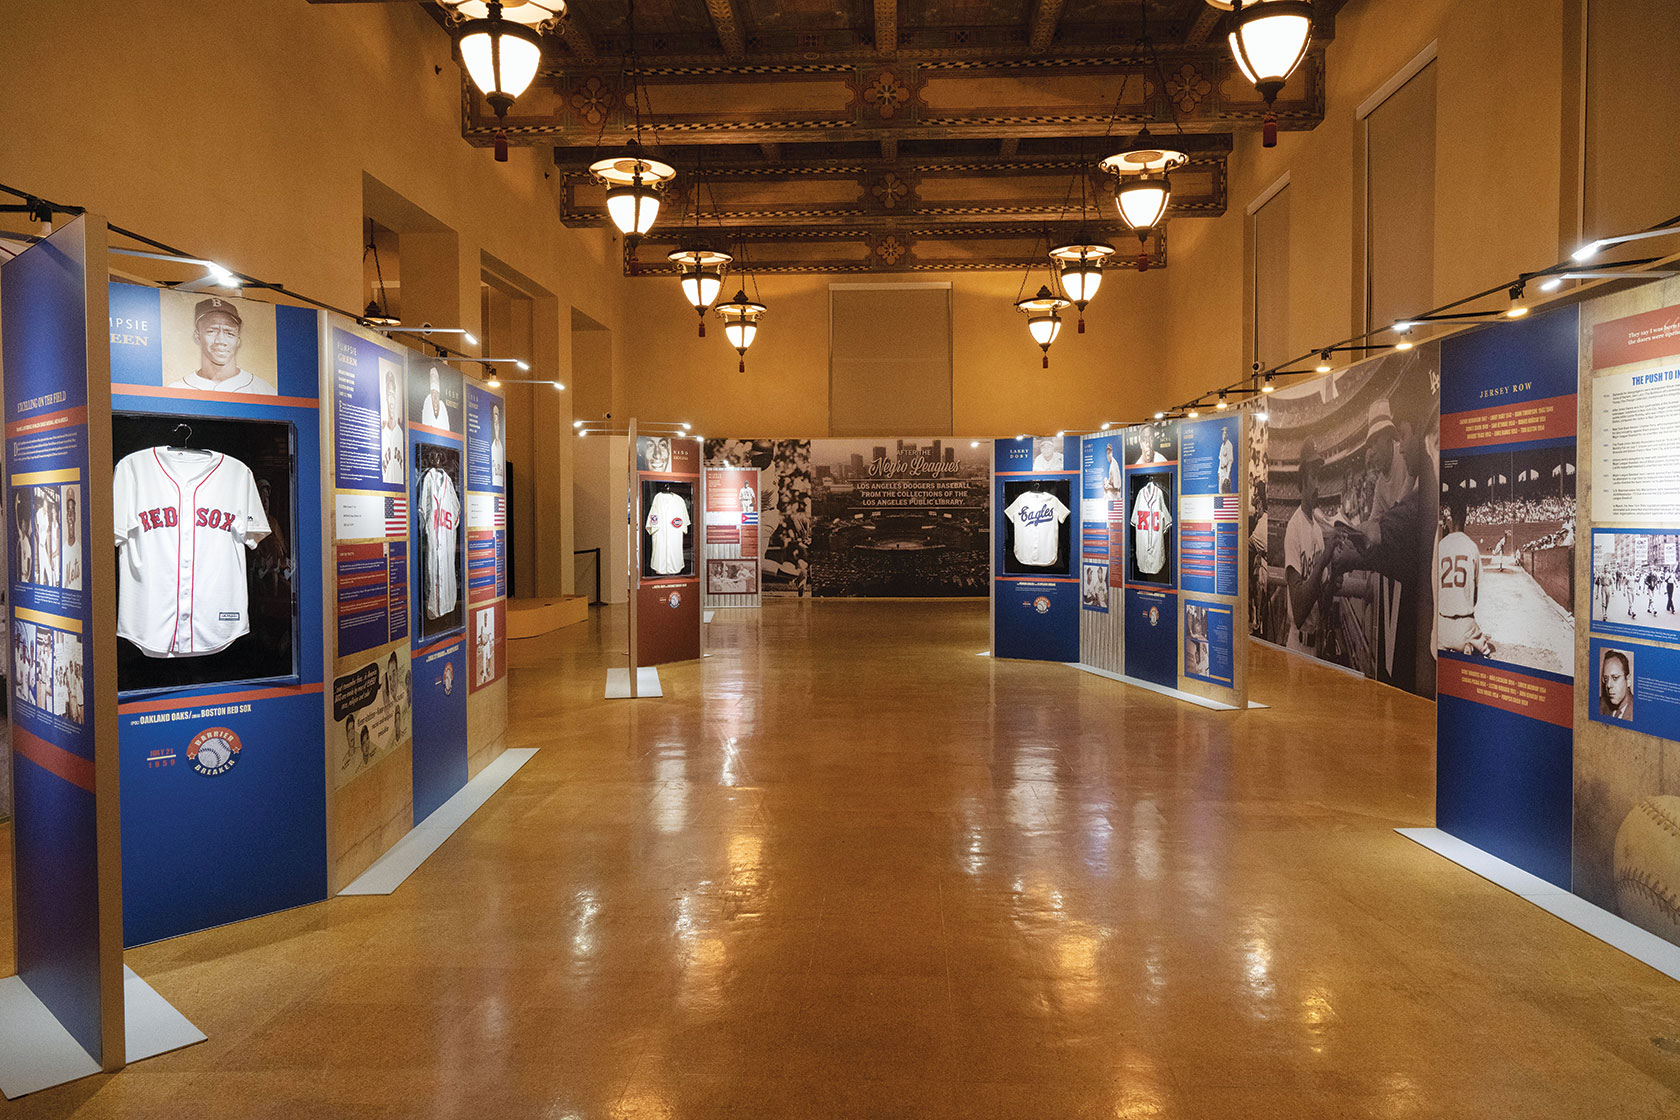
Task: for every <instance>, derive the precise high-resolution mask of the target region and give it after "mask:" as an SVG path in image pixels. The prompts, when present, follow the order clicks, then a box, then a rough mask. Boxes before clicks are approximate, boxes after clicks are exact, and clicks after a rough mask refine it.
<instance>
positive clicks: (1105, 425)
mask: <svg viewBox="0 0 1680 1120" xmlns="http://www.w3.org/2000/svg"><path fill="white" fill-rule="evenodd" d="M1112 427H1114V425H1113V424H1112V423H1110V422H1109V421H1107V420H1104V421H1103V426H1102V430H1103V431H1105V432H1106V431H1108V430H1109V429H1110V428H1112Z"/></svg>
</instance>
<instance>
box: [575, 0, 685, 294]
mask: <svg viewBox="0 0 1680 1120" xmlns="http://www.w3.org/2000/svg"><path fill="white" fill-rule="evenodd" d="M626 19H627V21H628V35H627V36H626V42H625V51H624V69H625V71H626V72H627V75H628V81H629V84H630V106H631V110H632V112H633V113H634V114H635V136H634V137H632V138H631V140H630V141H629V143H627V144H625V146H624V150H623V151H621V152H619V153H618V154H616V155H611V156H607V157H606V158H605V159H598V160H596V161H595V162H594V163H592V164H590V165H589V171H590V174H592V175H594V176H595V178H596V179H598V180H599V181H600V182H601V184H602V185H603V186H605V187H606V188H607V215H608V216H609V217H610V218H612V222H613V225H615V226H617V227H618V232H620V233H622V234H623V235H624V243H625V247H626V250H627V251H628V253H629V258H630V266H631V271H632V272H634V271H635V264H636V244H637V243H638V242H639V241H640V240H641V239H642V237H643V236H644V235H645V234H646V233H647V232H648V230H650V229H652V228H653V223H654V221H655V219H657V218H658V217H659V194H660V192H661V191H662V190H663V189H664V187H665V184H667V183H669V182H670V181H671V180H672V179H675V178H676V177H677V169H676V168H674V167H672V166H671V165H670V164H668V163H665V162H663V161H662V160H658V159H654V158H653V157H652V156H650V155H648V154H647V153H646V152H644V151H643V150H642V102H643V101H644V100H645V99H646V97H647V92H646V91H645V90H644V89H642V78H641V73H640V70H639V68H638V61H639V60H638V56H637V54H636V0H630V2H629V7H628V14H627V16H626ZM649 111H650V113H651V109H650V110H649ZM601 127H602V129H603V130H605V128H606V120H605V119H604V118H603V119H602V121H601Z"/></svg>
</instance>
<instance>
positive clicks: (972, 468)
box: [764, 436, 1066, 598]
mask: <svg viewBox="0 0 1680 1120" xmlns="http://www.w3.org/2000/svg"><path fill="white" fill-rule="evenodd" d="M974 442H980V446H979V447H973V446H971V444H972V443H974ZM1056 447H1057V448H1058V450H1059V448H1060V443H1059V442H1057V444H1056ZM990 454H991V445H990V444H989V443H987V442H984V441H972V440H951V439H946V438H942V437H937V436H935V437H927V438H920V439H916V438H904V439H900V438H896V437H895V438H894V439H892V440H883V439H873V440H869V439H855V440H848V439H823V440H815V441H813V442H812V443H811V445H810V462H811V480H810V487H811V490H810V493H811V511H812V512H811V515H812V519H813V526H812V535H811V572H810V578H811V587H812V592H811V593H812V594H813V595H816V596H819V597H821V596H914V597H918V598H922V597H926V598H936V597H937V598H961V597H965V596H980V595H984V594H986V591H987V577H988V572H989V563H988V549H989V548H990V544H991V526H990V523H989V520H990V515H989V507H990V502H991V460H990ZM1058 469H1059V468H1058ZM764 485H765V486H768V482H765V483H764ZM1062 486H1063V488H1064V489H1065V488H1066V483H1065V482H1063V483H1062ZM774 542H775V538H774V536H772V537H771V543H772V544H774Z"/></svg>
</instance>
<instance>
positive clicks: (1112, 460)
mask: <svg viewBox="0 0 1680 1120" xmlns="http://www.w3.org/2000/svg"><path fill="white" fill-rule="evenodd" d="M1103 454H1104V455H1107V456H1108V474H1107V475H1105V476H1104V477H1103V493H1104V494H1105V495H1107V497H1108V499H1109V500H1110V501H1114V500H1115V499H1117V498H1119V497H1120V495H1122V494H1124V493H1125V492H1126V475H1125V472H1124V471H1122V470H1121V469H1120V460H1119V459H1118V458H1116V457H1115V454H1114V441H1113V440H1109V441H1108V442H1107V443H1105V444H1104V445H1103Z"/></svg>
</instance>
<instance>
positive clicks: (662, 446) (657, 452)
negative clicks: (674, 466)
mask: <svg viewBox="0 0 1680 1120" xmlns="http://www.w3.org/2000/svg"><path fill="white" fill-rule="evenodd" d="M647 469H648V470H650V471H668V470H670V469H671V441H670V440H669V439H667V438H665V437H663V436H658V437H654V438H651V439H649V440H648V442H647Z"/></svg>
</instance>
